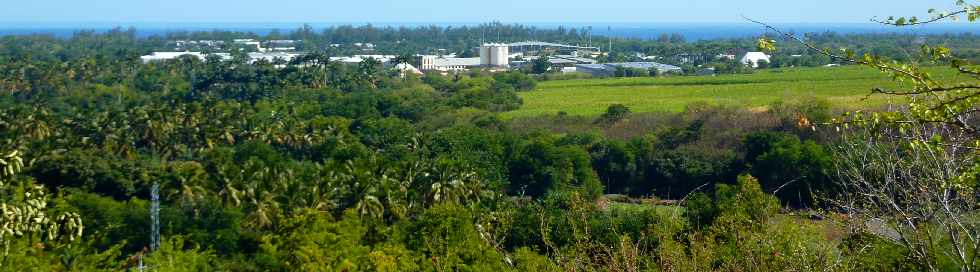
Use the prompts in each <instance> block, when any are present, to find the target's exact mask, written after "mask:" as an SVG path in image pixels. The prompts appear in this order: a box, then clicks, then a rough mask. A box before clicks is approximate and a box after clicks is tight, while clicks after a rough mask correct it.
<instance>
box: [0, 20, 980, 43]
mask: <svg viewBox="0 0 980 272" xmlns="http://www.w3.org/2000/svg"><path fill="white" fill-rule="evenodd" d="M488 23H500V24H503V25H522V26H529V27H535V28H539V29H555V28H559V27H564V28H566V29H577V30H583V29H586V28H588V27H591V28H592V32H593V34H594V35H598V36H612V37H616V38H629V39H655V38H656V37H658V36H660V35H661V34H664V33H668V34H672V33H679V34H682V35H684V36H685V37H686V38H687V39H688V40H689V41H697V40H713V39H729V38H744V37H753V36H759V35H762V34H766V33H767V32H768V31H766V30H765V28H764V27H762V26H760V25H758V24H754V23H751V22H0V36H9V35H36V34H37V35H53V36H56V37H70V36H71V35H73V34H74V33H75V32H79V31H96V32H104V31H108V30H111V29H115V28H123V29H129V28H133V29H135V30H136V32H137V36H139V37H150V36H161V35H166V34H168V33H175V32H197V31H216V30H220V31H238V32H248V33H254V34H257V35H265V34H268V33H270V32H273V31H279V32H284V33H288V32H290V31H293V30H296V29H298V28H300V27H303V26H304V25H309V26H310V27H312V28H313V29H314V30H317V31H319V30H322V29H325V28H330V27H338V26H348V25H349V26H355V27H359V26H367V25H371V26H374V27H382V28H383V27H393V28H399V27H408V28H416V27H428V26H436V27H463V26H468V27H473V26H479V25H482V24H488ZM771 25H773V26H775V27H777V28H780V29H781V30H783V31H790V32H795V33H819V32H836V33H840V34H866V33H868V34H870V33H875V34H885V33H900V34H917V35H936V34H963V33H971V34H980V27H976V26H975V25H971V24H968V23H955V22H954V23H939V24H930V25H921V26H907V27H895V26H888V25H883V24H879V23H874V22H826V23H820V22H817V23H812V22H811V23H804V22H773V23H771Z"/></svg>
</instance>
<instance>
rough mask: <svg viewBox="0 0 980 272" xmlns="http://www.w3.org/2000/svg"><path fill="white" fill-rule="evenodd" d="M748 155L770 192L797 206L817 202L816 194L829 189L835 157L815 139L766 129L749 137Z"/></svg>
mask: <svg viewBox="0 0 980 272" xmlns="http://www.w3.org/2000/svg"><path fill="white" fill-rule="evenodd" d="M745 148H746V154H745V158H746V161H747V163H748V164H749V165H750V167H751V172H752V174H753V175H754V176H757V177H758V178H759V181H760V182H761V183H762V188H763V189H764V190H765V191H766V192H770V193H774V194H776V195H777V196H780V198H781V199H783V200H784V201H787V202H788V203H790V204H793V205H796V206H808V205H813V204H814V203H813V201H814V194H816V193H818V192H821V193H829V190H830V189H831V181H830V177H829V176H828V174H827V173H826V171H827V170H828V169H830V167H831V158H830V155H829V154H828V153H827V152H826V150H825V149H824V148H823V147H821V146H820V145H818V144H816V142H814V141H812V140H806V141H802V142H801V141H800V140H799V138H797V137H796V136H794V135H790V134H785V133H779V132H763V133H756V134H752V135H749V136H748V137H747V138H746V140H745Z"/></svg>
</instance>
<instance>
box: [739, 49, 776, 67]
mask: <svg viewBox="0 0 980 272" xmlns="http://www.w3.org/2000/svg"><path fill="white" fill-rule="evenodd" d="M760 61H765V62H767V63H770V61H769V55H766V54H765V53H762V52H748V53H745V56H744V57H742V60H741V62H742V63H744V64H745V65H749V66H752V68H759V62H760Z"/></svg>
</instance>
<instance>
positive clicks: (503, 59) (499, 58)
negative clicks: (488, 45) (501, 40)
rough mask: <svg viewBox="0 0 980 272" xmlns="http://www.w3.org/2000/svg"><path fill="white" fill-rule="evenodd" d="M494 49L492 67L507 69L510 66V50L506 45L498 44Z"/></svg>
mask: <svg viewBox="0 0 980 272" xmlns="http://www.w3.org/2000/svg"><path fill="white" fill-rule="evenodd" d="M494 49H495V50H494V60H493V65H494V66H497V67H507V66H508V65H509V64H510V52H509V51H510V50H508V48H507V45H506V44H498V45H497V47H496V48H494Z"/></svg>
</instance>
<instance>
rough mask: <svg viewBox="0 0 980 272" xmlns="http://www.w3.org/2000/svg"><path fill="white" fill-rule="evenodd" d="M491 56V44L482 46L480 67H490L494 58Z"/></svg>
mask: <svg viewBox="0 0 980 272" xmlns="http://www.w3.org/2000/svg"><path fill="white" fill-rule="evenodd" d="M491 54H492V53H491V50H490V45H489V44H483V45H480V65H482V66H489V65H490V58H491V57H492V56H491Z"/></svg>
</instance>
